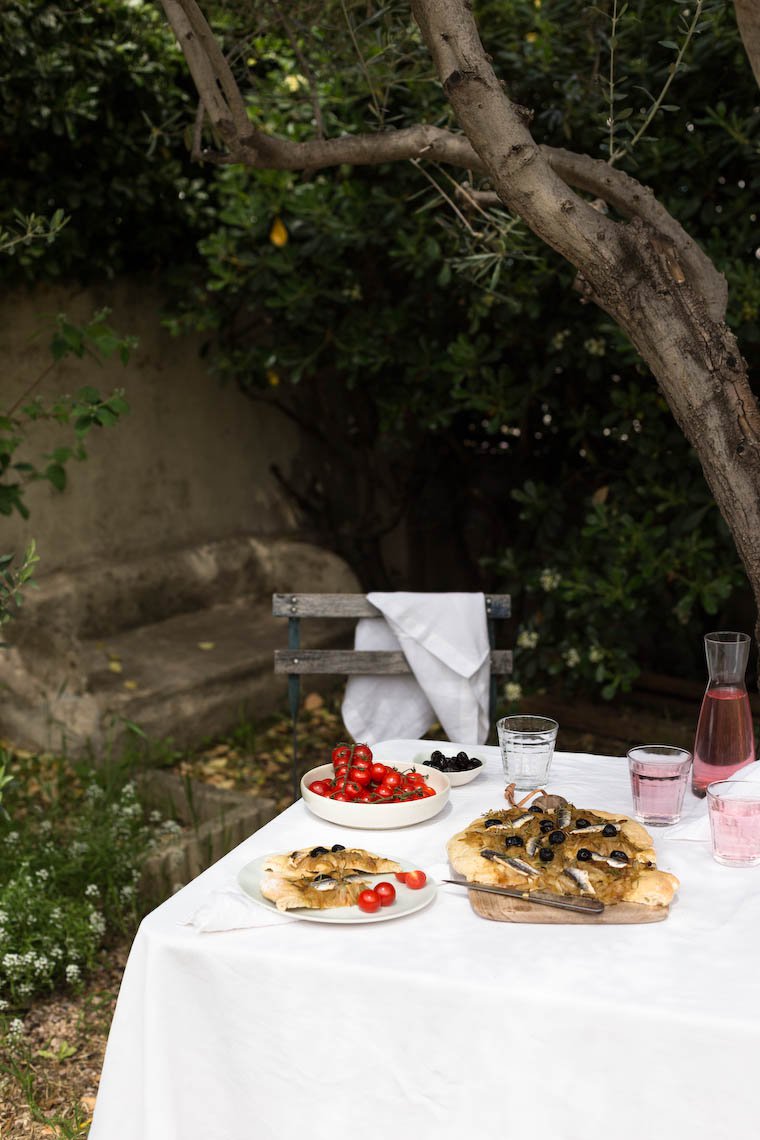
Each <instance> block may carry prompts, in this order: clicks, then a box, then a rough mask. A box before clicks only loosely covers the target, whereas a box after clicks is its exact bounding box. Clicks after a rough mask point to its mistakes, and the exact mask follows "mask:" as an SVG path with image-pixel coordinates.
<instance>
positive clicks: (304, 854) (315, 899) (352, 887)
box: [261, 843, 401, 910]
mask: <svg viewBox="0 0 760 1140" xmlns="http://www.w3.org/2000/svg"><path fill="white" fill-rule="evenodd" d="M400 870H401V865H400V864H399V863H395V862H394V861H393V859H385V858H383V856H382V855H373V854H372V852H371V851H364V850H363V849H362V848H361V847H342V846H341V845H340V843H336V844H335V845H334V846H333V847H332V848H327V847H319V846H317V847H303V848H301V849H300V850H298V851H291V852H290V854H285V855H268V856H267V857H266V860H265V862H264V868H263V875H262V879H261V893H262V895H263V896H264V898H266V899H269V900H270V902H273V903H274V904H275V906H276V907H277V909H278V910H295V909H297V908H298V907H306V908H308V909H309V910H328V909H331V908H332V907H342V906H353V905H354V904H355V903H356V900H357V899H358V898H359V895H360V894H361V892H362V891H364V890H366V889H367V888H368V887H369V886H371V883H369V882H368V881H367V880H366V879H362V877H361V876H362V875H384V874H392V873H393V872H394V871H400Z"/></svg>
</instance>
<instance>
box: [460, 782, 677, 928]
mask: <svg viewBox="0 0 760 1140" xmlns="http://www.w3.org/2000/svg"><path fill="white" fill-rule="evenodd" d="M448 854H449V861H450V863H451V866H452V867H453V868H454V870H455V871H458V872H459V874H460V875H463V876H464V877H465V879H467V881H468V882H471V883H485V884H487V885H489V886H502V887H517V888H518V889H520V890H524V891H534V890H543V891H553V892H554V893H556V894H561V895H586V896H587V897H594V898H597V899H599V900H600V902H603V903H606V904H614V903H622V902H627V903H639V904H641V905H643V906H652V907H662V906H667V905H668V904H669V903H670V902H671V900H672V898H673V896H674V895H675V893H676V891H677V890H678V885H679V884H678V879H677V878H676V877H675V875H671V874H669V873H668V872H667V871H658V870H657V867H656V863H655V852H654V849H653V846H652V837H651V836H650V834H649V832H648V831H646V829H645V828H643V827H642V826H641V824H640V823H637V822H636V821H635V820H633V819H629V818H628V817H627V816H624V815H612V814H610V813H609V812H604V811H596V810H594V811H592V810H589V809H587V808H577V807H575V806H574V805H573V804H571V803H568V802H567V800H565V799H563V798H562V797H560V796H539V798H538V799H536V800H535V801H534V802H533V803H532V804H531V805H530V807H526V806H524V803H523V804H521V805H517V806H516V807H510V808H506V809H500V810H498V811H489V812H486V813H485V815H482V816H480V817H479V818H478V819H476V820H473V822H472V823H471V824H469V826H468V827H466V828H465V829H464V831H460V832H459V834H458V835H455V836H454V837H453V838H452V839H450V840H449V843H448Z"/></svg>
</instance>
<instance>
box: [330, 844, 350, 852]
mask: <svg viewBox="0 0 760 1140" xmlns="http://www.w3.org/2000/svg"><path fill="white" fill-rule="evenodd" d="M330 850H331V851H332V852H333V853H334V852H336V851H345V850H346V849H345V847H344V846H343V844H342V843H336V844H335V845H334V846H333V847H331V849H330Z"/></svg>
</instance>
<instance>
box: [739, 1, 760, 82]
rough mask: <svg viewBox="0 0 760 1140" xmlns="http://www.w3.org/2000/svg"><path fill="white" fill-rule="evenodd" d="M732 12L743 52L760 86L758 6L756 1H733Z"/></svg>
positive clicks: (759, 8)
mask: <svg viewBox="0 0 760 1140" xmlns="http://www.w3.org/2000/svg"><path fill="white" fill-rule="evenodd" d="M734 10H735V12H736V23H737V24H738V26H739V35H740V36H741V38H742V43H743V44H744V50H745V51H746V53H747V58H748V59H749V62H750V66H751V68H752V71H753V73H754V76H755V79H756V80H757V83H758V86H760V4H759V3H758V0H734Z"/></svg>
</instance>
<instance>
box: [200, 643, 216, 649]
mask: <svg viewBox="0 0 760 1140" xmlns="http://www.w3.org/2000/svg"><path fill="white" fill-rule="evenodd" d="M214 644H215V643H214V642H213V641H199V642H198V648H199V649H213V648H214Z"/></svg>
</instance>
